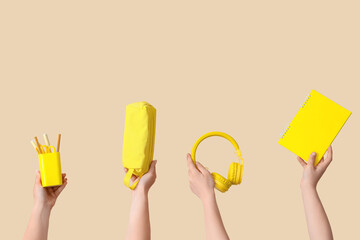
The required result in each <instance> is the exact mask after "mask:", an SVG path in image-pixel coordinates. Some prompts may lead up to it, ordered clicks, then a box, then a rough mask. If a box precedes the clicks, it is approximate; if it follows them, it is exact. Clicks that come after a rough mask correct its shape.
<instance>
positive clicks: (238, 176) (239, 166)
mask: <svg viewBox="0 0 360 240" xmlns="http://www.w3.org/2000/svg"><path fill="white" fill-rule="evenodd" d="M212 136H219V137H223V138H225V139H227V140H229V141H230V142H231V143H232V145H233V146H234V147H235V149H236V154H237V156H238V157H239V163H237V162H233V163H231V164H230V167H229V173H228V178H227V179H226V178H225V177H223V176H221V175H220V174H218V173H215V172H213V173H211V175H212V176H213V178H214V182H215V188H216V189H218V190H219V191H220V192H226V191H227V190H228V189H229V188H230V187H231V185H238V184H240V183H241V180H242V174H243V165H244V159H243V158H242V157H241V152H240V148H239V145H238V144H237V142H236V141H235V139H233V138H232V137H231V136H230V135H228V134H226V133H223V132H209V133H206V134H204V135H203V136H201V137H200V138H199V139H198V140H197V141H196V142H195V144H194V146H193V148H192V151H191V157H192V159H193V161H194V164H195V165H196V160H195V153H196V149H197V147H198V146H199V144H200V143H201V142H202V141H203V140H204V139H206V138H208V137H212Z"/></svg>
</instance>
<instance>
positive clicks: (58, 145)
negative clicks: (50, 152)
mask: <svg viewBox="0 0 360 240" xmlns="http://www.w3.org/2000/svg"><path fill="white" fill-rule="evenodd" d="M60 140H61V134H60V133H59V136H58V144H57V152H59V151H60Z"/></svg>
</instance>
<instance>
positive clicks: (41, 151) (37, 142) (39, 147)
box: [35, 137, 44, 153]
mask: <svg viewBox="0 0 360 240" xmlns="http://www.w3.org/2000/svg"><path fill="white" fill-rule="evenodd" d="M35 141H36V144H37V147H38V149H39V152H40V153H44V151H43V150H42V149H41V146H40V143H39V141H38V139H37V137H35Z"/></svg>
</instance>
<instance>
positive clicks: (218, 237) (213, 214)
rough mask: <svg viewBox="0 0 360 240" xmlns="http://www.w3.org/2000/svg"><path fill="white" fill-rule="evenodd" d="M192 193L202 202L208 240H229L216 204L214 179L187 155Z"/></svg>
mask: <svg viewBox="0 0 360 240" xmlns="http://www.w3.org/2000/svg"><path fill="white" fill-rule="evenodd" d="M186 158H187V164H188V170H189V171H188V173H189V182H190V189H191V191H192V192H193V193H194V194H195V195H196V196H197V197H198V198H199V199H200V200H201V202H202V205H203V209H204V218H205V231H206V239H207V240H228V239H229V236H228V234H227V233H226V230H225V227H224V224H223V222H222V219H221V215H220V211H219V208H218V205H217V203H216V197H215V191H214V186H215V183H214V179H213V177H212V175H211V173H210V172H209V171H208V170H207V169H206V168H205V167H204V166H203V165H202V164H201V163H199V162H196V165H195V164H194V162H193V160H192V158H191V155H190V154H189V153H188V154H187V155H186Z"/></svg>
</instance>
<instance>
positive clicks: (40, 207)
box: [33, 202, 52, 216]
mask: <svg viewBox="0 0 360 240" xmlns="http://www.w3.org/2000/svg"><path fill="white" fill-rule="evenodd" d="M51 209H52V206H50V205H47V204H43V203H38V202H35V203H34V206H33V212H34V213H36V214H40V215H45V216H46V215H50V213H51Z"/></svg>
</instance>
